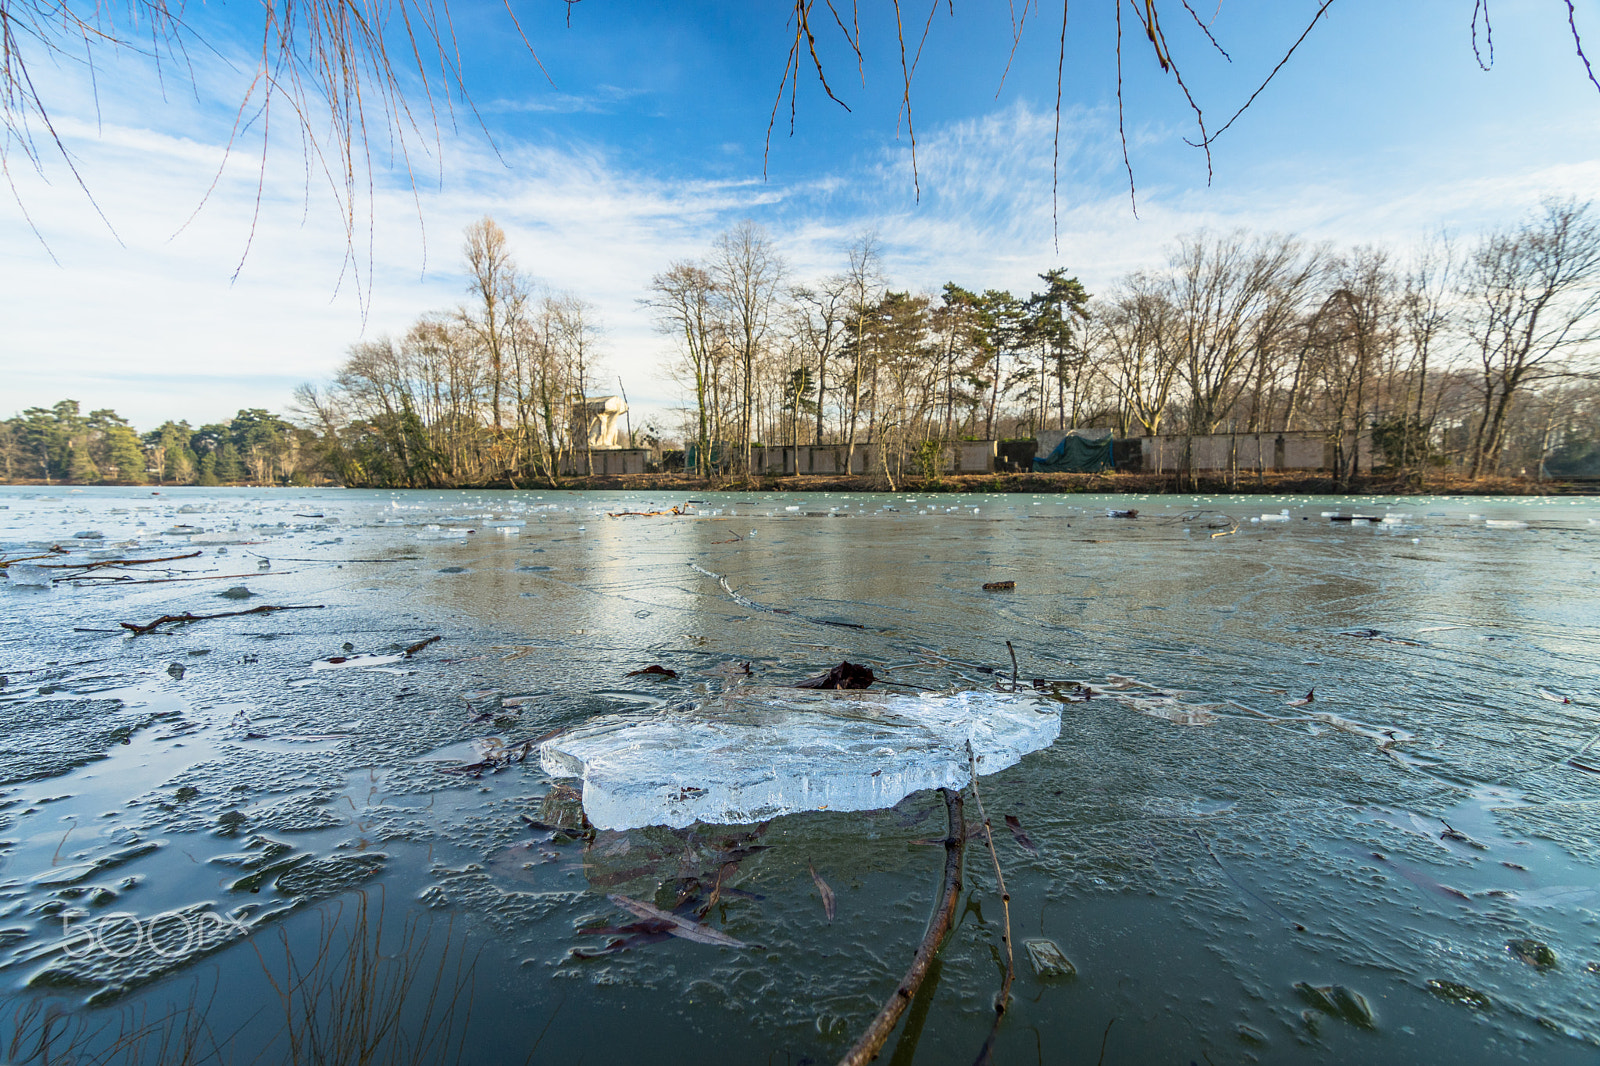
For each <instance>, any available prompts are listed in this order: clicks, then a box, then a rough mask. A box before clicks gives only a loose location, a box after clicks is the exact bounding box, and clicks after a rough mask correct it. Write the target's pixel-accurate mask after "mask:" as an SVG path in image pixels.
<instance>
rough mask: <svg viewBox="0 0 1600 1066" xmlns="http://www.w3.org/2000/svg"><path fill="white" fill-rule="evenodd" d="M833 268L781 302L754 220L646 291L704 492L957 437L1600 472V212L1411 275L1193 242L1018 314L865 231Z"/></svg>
mask: <svg viewBox="0 0 1600 1066" xmlns="http://www.w3.org/2000/svg"><path fill="white" fill-rule="evenodd" d="M843 258H844V263H843V264H842V267H843V269H841V270H840V271H839V272H837V273H835V274H832V275H830V276H827V277H824V278H821V279H819V280H801V281H792V280H791V279H790V278H789V277H788V276H787V273H786V270H785V266H784V262H783V259H782V257H781V256H780V255H779V253H778V251H777V250H776V248H775V246H774V243H773V242H772V240H771V239H770V238H769V237H767V236H766V234H765V233H763V232H762V231H761V230H760V228H759V227H756V226H755V225H754V224H751V223H744V224H741V225H740V226H737V227H735V228H733V229H732V230H730V231H728V232H727V233H725V234H724V235H722V236H721V237H719V238H718V239H717V240H716V241H715V242H714V244H713V246H712V248H711V250H710V252H709V254H707V255H706V256H705V257H704V258H703V259H700V260H694V261H684V262H679V263H674V264H672V265H671V266H670V267H669V268H668V269H667V270H665V271H663V272H662V273H660V274H658V275H656V276H655V278H654V279H653V281H652V283H651V287H650V293H649V296H648V298H647V302H648V304H649V305H650V306H651V307H652V308H653V309H654V311H655V313H656V316H657V324H658V326H659V328H660V329H661V331H662V332H663V333H664V334H666V335H667V336H669V337H670V338H671V339H672V341H673V343H674V346H675V348H676V356H675V359H674V362H673V364H672V369H673V371H674V373H675V374H676V375H677V377H678V380H679V381H680V382H681V384H682V387H683V391H684V393H685V396H686V403H685V412H686V417H685V419H684V424H683V426H682V432H683V437H684V440H685V441H689V442H693V443H695V444H696V445H697V447H696V448H695V455H696V456H697V459H698V465H699V466H700V467H701V470H702V472H710V469H711V467H712V466H713V465H717V464H720V465H722V466H724V467H727V468H731V469H733V470H737V469H738V468H739V465H740V462H741V460H743V461H744V462H748V455H749V444H750V442H752V441H763V442H768V443H778V444H834V445H840V446H842V447H843V449H844V450H845V451H846V452H853V451H854V450H855V448H856V446H857V445H858V444H859V443H861V442H875V443H877V444H879V445H880V448H879V449H878V451H877V454H878V456H879V457H880V458H879V461H880V462H882V463H883V464H884V465H885V466H886V467H890V468H892V469H894V470H909V471H915V470H917V468H918V467H921V468H922V470H921V472H923V473H931V472H933V471H934V470H936V469H937V466H936V463H937V462H938V460H939V457H940V453H941V451H942V450H943V449H944V448H946V447H948V446H949V444H950V443H951V442H952V441H955V440H959V439H963V438H966V439H997V438H1018V437H1029V436H1032V435H1034V434H1036V433H1037V432H1038V431H1039V430H1041V429H1050V428H1055V429H1067V428H1074V427H1083V428H1096V427H1098V428H1105V429H1110V430H1111V431H1112V432H1113V433H1115V434H1116V435H1117V436H1119V437H1127V436H1136V435H1158V434H1170V435H1188V436H1195V435H1205V434H1217V433H1223V434H1231V433H1277V432H1281V431H1293V430H1308V431H1315V432H1321V433H1324V434H1326V435H1327V437H1328V439H1329V440H1330V442H1331V443H1332V444H1333V446H1334V455H1335V463H1336V464H1337V465H1338V466H1339V467H1340V468H1341V470H1342V471H1343V472H1348V473H1353V472H1354V471H1355V469H1356V464H1357V462H1358V456H1359V453H1360V452H1361V451H1366V452H1367V454H1368V455H1370V454H1371V449H1372V448H1373V447H1376V449H1377V451H1378V453H1379V454H1380V455H1381V457H1382V459H1383V461H1384V462H1385V464H1386V465H1387V466H1389V467H1390V468H1391V469H1395V470H1397V471H1403V472H1411V473H1421V472H1424V471H1426V470H1430V469H1443V468H1448V469H1452V470H1455V471H1456V472H1459V473H1462V474H1465V475H1467V476H1469V477H1478V476H1481V475H1487V474H1495V473H1502V472H1509V473H1512V474H1518V473H1522V472H1528V473H1534V472H1537V471H1539V470H1548V471H1549V472H1551V473H1556V474H1575V473H1578V472H1582V471H1589V472H1591V473H1593V474H1597V475H1600V387H1597V378H1596V370H1597V350H1596V349H1597V345H1600V218H1597V217H1596V213H1595V211H1594V209H1593V207H1592V205H1591V204H1588V203H1580V202H1578V201H1576V200H1557V199H1547V200H1545V201H1544V202H1543V204H1542V207H1541V209H1540V210H1539V212H1538V213H1536V214H1535V215H1533V216H1531V217H1529V218H1527V219H1525V220H1524V221H1522V222H1521V223H1519V224H1516V225H1513V226H1510V227H1505V228H1501V229H1497V230H1493V231H1490V232H1488V233H1484V234H1482V235H1480V236H1479V237H1478V238H1476V239H1475V240H1473V241H1471V242H1470V243H1467V244H1462V243H1459V242H1457V241H1453V240H1450V239H1447V238H1444V237H1439V238H1435V239H1433V240H1430V241H1428V242H1427V243H1425V244H1424V245H1423V246H1421V247H1419V248H1416V249H1412V250H1410V251H1409V252H1408V253H1407V254H1405V255H1403V256H1402V255H1400V254H1398V253H1396V252H1395V251H1393V250H1391V249H1387V248H1383V247H1379V246H1373V245H1367V246H1361V247H1356V248H1351V249H1338V248H1335V247H1333V246H1331V245H1326V244H1313V243H1310V242H1307V241H1305V240H1302V239H1300V238H1297V237H1294V236H1285V235H1279V234H1269V235H1258V234H1250V233H1248V232H1243V231H1239V232H1233V233H1227V234H1212V233H1204V232H1202V233H1198V234H1194V235H1190V236H1186V237H1183V238H1181V239H1179V240H1178V242H1177V243H1176V246H1175V247H1174V248H1173V249H1172V251H1171V253H1170V255H1169V256H1168V258H1167V261H1166V262H1165V263H1164V264H1162V265H1161V266H1158V267H1153V268H1150V269H1146V270H1140V271H1135V272H1133V273H1131V274H1129V275H1127V276H1125V277H1123V278H1121V279H1120V280H1118V281H1117V282H1116V283H1115V284H1114V285H1113V286H1111V288H1110V291H1109V292H1108V293H1106V294H1105V295H1103V296H1091V295H1090V294H1089V293H1088V292H1086V291H1085V289H1084V287H1083V286H1082V285H1081V284H1080V283H1079V281H1078V280H1077V279H1076V278H1074V277H1069V276H1068V274H1067V271H1066V270H1064V269H1053V270H1047V271H1045V272H1043V273H1041V274H1039V275H1038V279H1039V282H1040V286H1039V288H1038V290H1037V291H1034V292H1030V293H1028V294H1026V295H1015V294H1013V293H1011V292H1009V291H1004V290H996V289H982V290H979V289H976V288H968V287H964V286H962V285H959V284H956V283H954V282H951V283H947V284H946V285H944V286H943V287H942V289H941V290H940V291H938V292H936V293H915V292H912V291H909V290H899V291H897V290H896V289H895V288H894V286H893V285H892V284H891V283H890V282H889V281H888V280H887V278H886V276H885V273H884V269H883V261H882V253H881V250H880V248H879V245H878V242H877V240H876V239H875V238H874V237H873V236H872V235H870V234H868V235H864V236H862V237H861V238H859V239H858V240H857V241H855V242H854V243H853V245H852V246H851V247H850V248H849V249H848V250H847V253H846V255H845V256H844V257H843ZM1363 438H1365V439H1366V440H1367V441H1368V442H1369V443H1367V444H1365V445H1363V444H1360V443H1359V442H1360V441H1361V440H1362V439H1363ZM719 445H720V448H719Z"/></svg>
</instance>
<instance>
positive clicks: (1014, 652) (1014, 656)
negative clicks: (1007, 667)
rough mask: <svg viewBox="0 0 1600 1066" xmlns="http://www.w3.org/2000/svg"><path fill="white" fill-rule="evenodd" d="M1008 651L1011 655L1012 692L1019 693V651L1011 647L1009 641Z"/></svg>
mask: <svg viewBox="0 0 1600 1066" xmlns="http://www.w3.org/2000/svg"><path fill="white" fill-rule="evenodd" d="M1006 651H1008V652H1010V653H1011V691H1012V692H1015V691H1017V649H1016V648H1013V647H1012V646H1011V642H1010V641H1009V640H1008V641H1006Z"/></svg>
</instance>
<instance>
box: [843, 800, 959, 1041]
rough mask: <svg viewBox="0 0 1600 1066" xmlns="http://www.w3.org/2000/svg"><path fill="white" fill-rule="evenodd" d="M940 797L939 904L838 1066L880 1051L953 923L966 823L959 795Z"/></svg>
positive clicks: (936, 904)
mask: <svg viewBox="0 0 1600 1066" xmlns="http://www.w3.org/2000/svg"><path fill="white" fill-rule="evenodd" d="M939 793H940V795H942V796H943V797H944V806H945V813H946V815H947V817H948V818H949V820H950V831H949V833H948V834H947V835H946V836H945V838H944V877H943V879H942V881H941V882H940V886H939V892H940V895H939V899H938V902H936V903H935V904H934V909H933V914H932V915H931V916H930V917H929V919H928V929H927V931H926V932H925V933H923V935H922V943H920V944H918V945H917V951H916V954H915V955H913V956H912V958H911V968H910V969H909V970H907V971H906V975H905V976H904V977H902V978H901V979H900V984H899V986H898V987H896V988H895V990H894V994H893V995H891V996H890V997H889V998H888V999H887V1000H886V1001H885V1002H884V1004H883V1007H882V1008H881V1009H880V1010H879V1011H878V1014H877V1017H875V1018H873V1019H872V1023H871V1024H870V1025H868V1026H867V1028H866V1030H865V1031H863V1032H862V1034H861V1038H860V1039H859V1040H857V1041H856V1042H855V1046H854V1047H852V1048H851V1049H850V1050H849V1051H848V1052H846V1053H845V1056H844V1058H842V1059H840V1060H839V1066H866V1064H867V1063H869V1062H871V1061H872V1060H873V1059H875V1058H876V1057H877V1055H878V1052H879V1051H881V1050H883V1045H884V1042H885V1041H887V1040H888V1039H889V1034H890V1033H892V1032H894V1027H895V1026H896V1025H897V1024H899V1022H900V1015H902V1014H904V1013H905V1010H906V1008H907V1007H908V1006H910V1005H911V1001H912V999H914V998H915V997H916V994H917V989H918V988H920V987H921V986H922V979H923V978H924V977H926V976H927V975H928V967H929V966H930V965H932V963H933V957H934V956H935V955H937V954H938V953H939V945H940V944H943V943H944V938H945V936H946V934H948V933H949V932H950V926H951V924H952V923H953V922H954V920H955V914H956V900H957V898H958V897H959V896H960V895H961V861H962V859H963V858H964V857H965V855H966V847H967V822H966V816H965V814H964V813H963V812H962V803H961V793H960V792H956V791H954V790H952V789H948V788H941V789H940V790H939Z"/></svg>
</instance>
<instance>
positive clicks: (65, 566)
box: [12, 551, 201, 570]
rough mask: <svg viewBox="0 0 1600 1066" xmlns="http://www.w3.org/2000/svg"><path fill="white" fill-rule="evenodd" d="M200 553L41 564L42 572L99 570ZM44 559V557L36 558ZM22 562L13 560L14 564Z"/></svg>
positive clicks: (172, 560) (164, 560)
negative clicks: (153, 557)
mask: <svg viewBox="0 0 1600 1066" xmlns="http://www.w3.org/2000/svg"><path fill="white" fill-rule="evenodd" d="M200 554H201V553H200V552H199V551H192V552H189V553H188V554H187V555H163V556H162V557H161V558H159V559H97V560H95V561H94V562H92V563H40V564H39V569H41V570H98V569H99V568H101V567H103V566H140V565H143V564H145V563H170V562H174V561H176V560H178V559H193V558H195V557H196V556H198V555H200ZM35 558H42V556H35ZM19 561H20V560H17V559H13V560H12V562H19Z"/></svg>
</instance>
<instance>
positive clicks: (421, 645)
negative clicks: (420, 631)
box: [405, 636, 444, 659]
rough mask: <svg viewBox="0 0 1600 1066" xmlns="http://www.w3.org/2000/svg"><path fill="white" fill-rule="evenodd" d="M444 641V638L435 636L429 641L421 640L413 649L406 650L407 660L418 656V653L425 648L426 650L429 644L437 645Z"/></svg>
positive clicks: (412, 646)
mask: <svg viewBox="0 0 1600 1066" xmlns="http://www.w3.org/2000/svg"><path fill="white" fill-rule="evenodd" d="M443 639H444V638H443V637H440V636H433V637H429V638H428V639H427V640H419V641H417V642H416V643H415V644H413V645H411V647H409V648H407V649H406V651H405V655H406V658H407V659H409V658H411V657H412V656H413V655H415V654H417V652H419V651H421V650H422V649H423V648H426V647H427V646H428V645H429V644H434V643H437V642H438V641H441V640H443Z"/></svg>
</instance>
